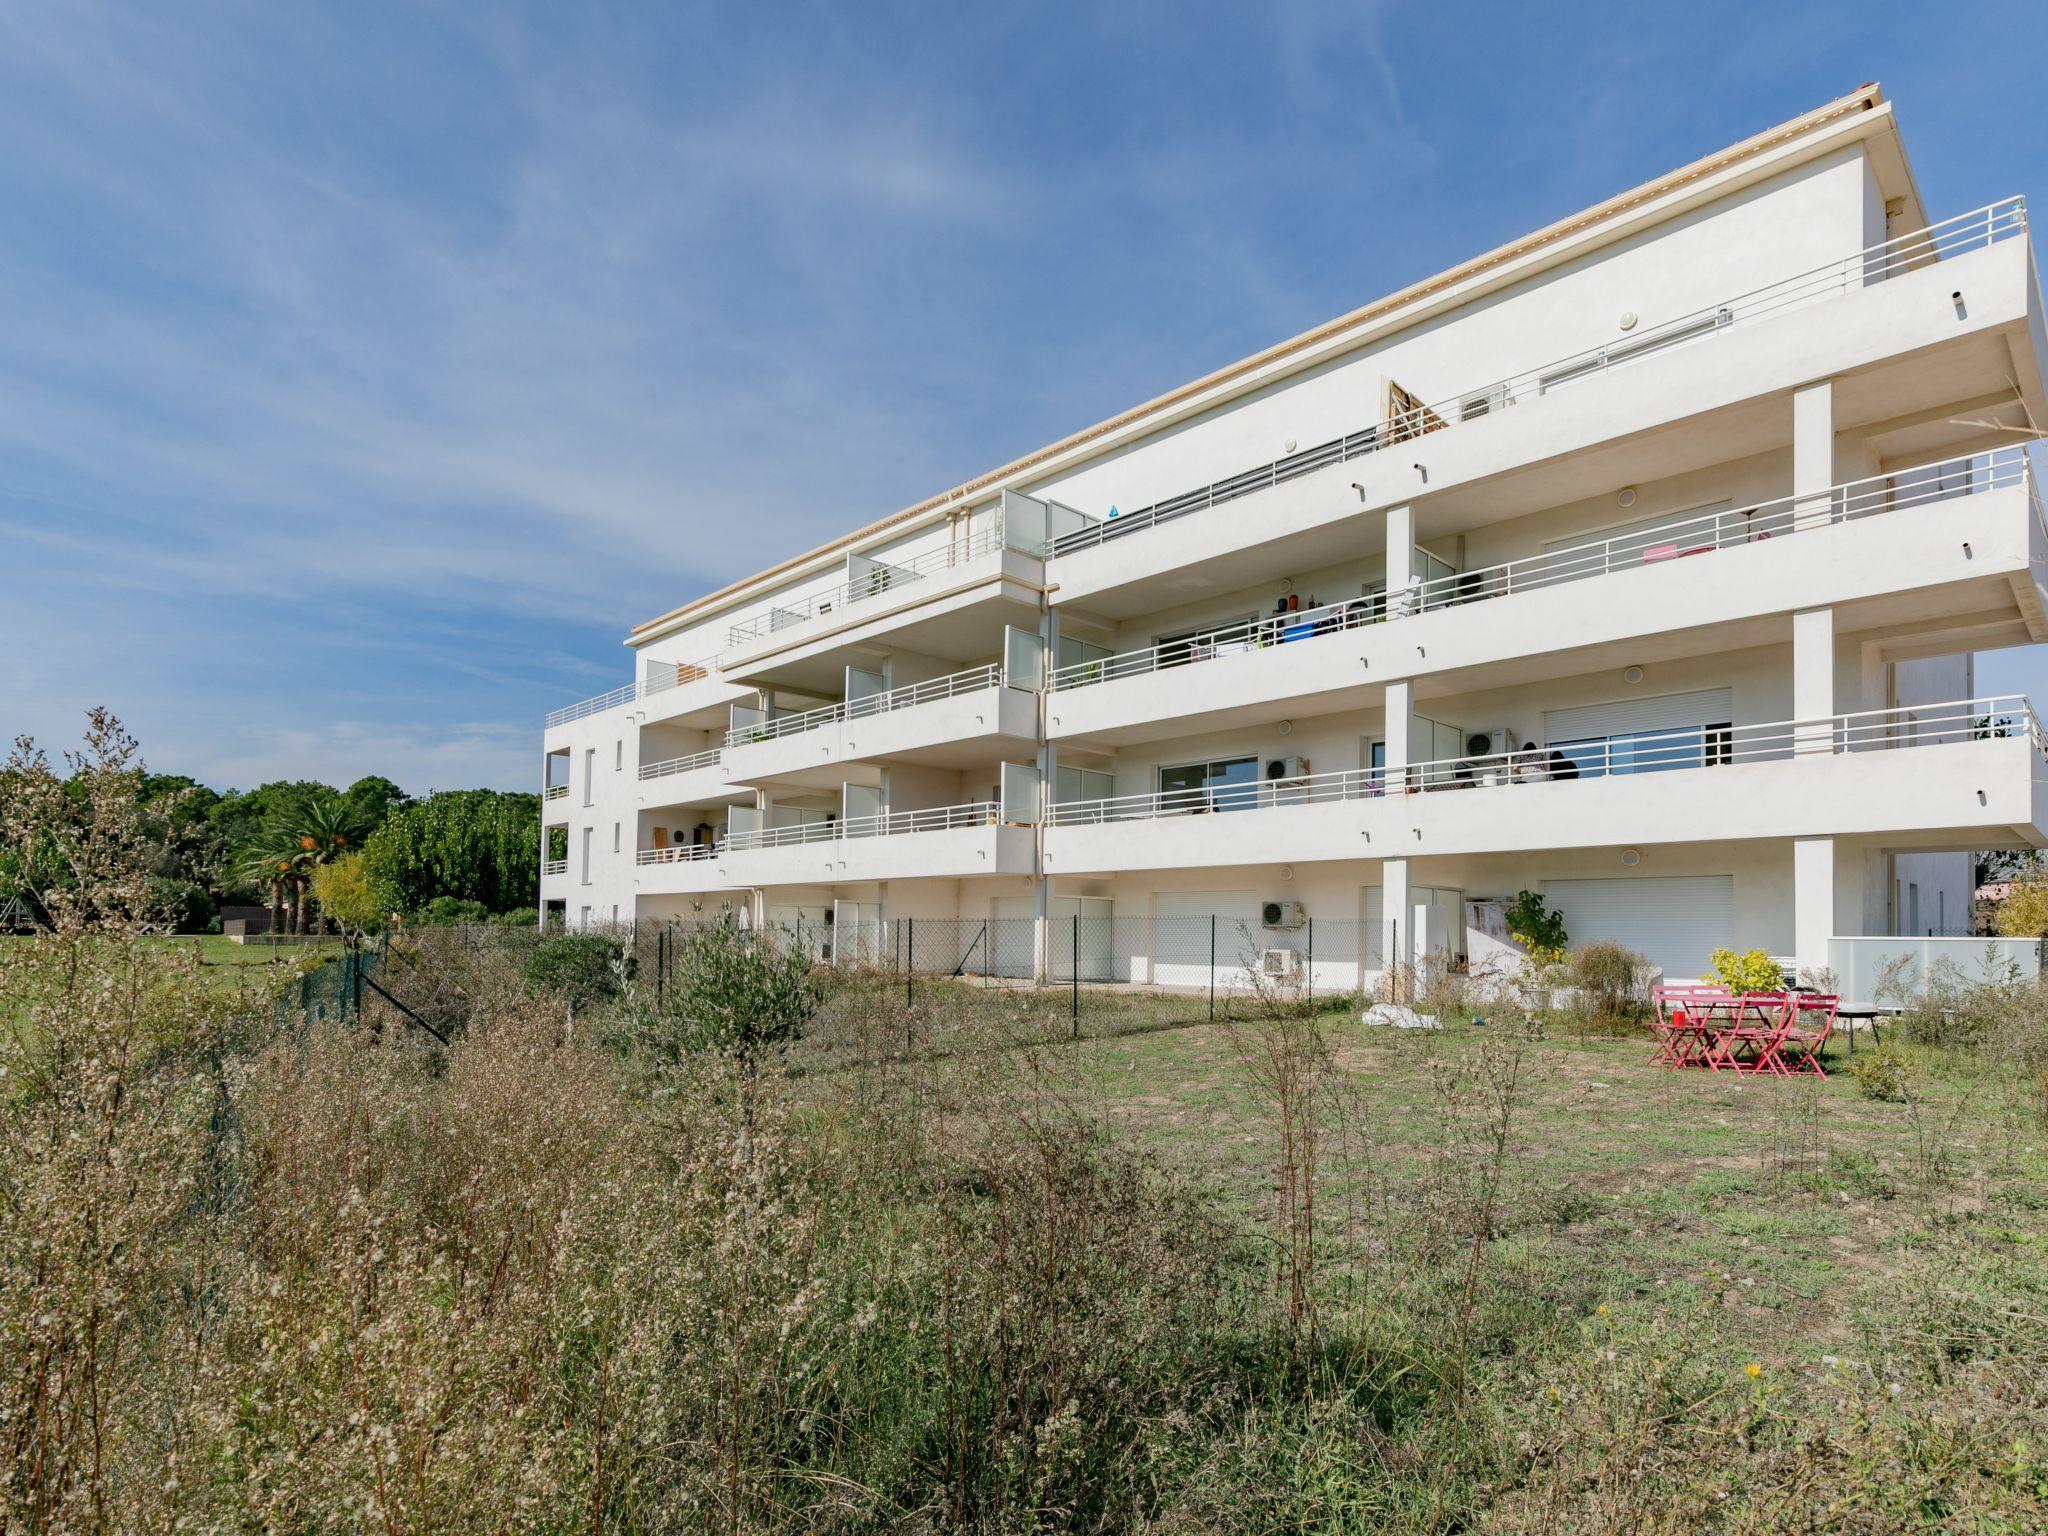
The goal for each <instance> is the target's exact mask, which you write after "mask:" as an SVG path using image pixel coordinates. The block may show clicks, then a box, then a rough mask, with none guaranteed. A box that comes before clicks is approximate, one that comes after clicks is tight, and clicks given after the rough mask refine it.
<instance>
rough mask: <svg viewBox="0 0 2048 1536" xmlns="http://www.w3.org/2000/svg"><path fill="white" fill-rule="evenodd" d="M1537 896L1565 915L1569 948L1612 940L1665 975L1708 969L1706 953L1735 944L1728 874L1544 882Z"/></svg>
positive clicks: (1677, 977)
mask: <svg viewBox="0 0 2048 1536" xmlns="http://www.w3.org/2000/svg"><path fill="white" fill-rule="evenodd" d="M1543 894H1544V896H1545V897H1547V898H1548V899H1549V901H1550V904H1551V905H1552V906H1554V907H1556V908H1557V909H1558V911H1560V912H1562V913H1563V914H1564V929H1565V933H1566V934H1567V935H1568V936H1569V938H1570V941H1571V943H1572V945H1573V946H1574V947H1576V946H1578V945H1580V944H1583V943H1585V942H1586V941H1587V940H1588V939H1613V940H1614V941H1615V942H1616V943H1618V944H1625V945H1627V946H1628V947H1629V948H1630V949H1633V950H1635V951H1637V952H1638V953H1639V954H1641V955H1642V956H1643V957H1644V958H1646V959H1647V960H1648V961H1649V962H1650V963H1651V964H1652V965H1654V966H1658V967H1660V968H1661V969H1662V970H1663V972H1664V977H1665V980H1667V981H1690V980H1694V979H1696V978H1698V977H1701V976H1705V975H1707V974H1708V972H1709V971H1710V970H1711V969H1712V967H1711V966H1710V965H1709V963H1708V959H1707V957H1708V956H1709V955H1710V954H1712V953H1713V951H1715V950H1717V949H1732V948H1734V945H1735V877H1734V876H1733V875H1668V876H1648V877H1644V878H1639V879H1616V880H1546V881H1544V882H1543Z"/></svg>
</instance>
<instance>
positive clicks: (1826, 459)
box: [1792, 379, 1835, 528]
mask: <svg viewBox="0 0 2048 1536" xmlns="http://www.w3.org/2000/svg"><path fill="white" fill-rule="evenodd" d="M1834 483H1835V386H1834V383H1833V381H1832V380H1829V379H1822V380H1821V381H1820V382H1819V383H1818V384H1808V385H1806V386H1805V387H1804V388H1802V389H1795V390H1793V391H1792V494H1793V495H1794V496H1795V497H1797V498H1799V500H1798V503H1797V505H1796V506H1795V507H1794V509H1793V526H1794V527H1796V528H1804V527H1807V526H1809V525H1813V524H1819V525H1825V523H1826V522H1827V517H1828V503H1827V498H1826V496H1825V494H1823V493H1825V492H1826V490H1827V489H1828V487H1829V486H1831V485H1833V484H1834ZM1809 498H1812V499H1810V500H1809Z"/></svg>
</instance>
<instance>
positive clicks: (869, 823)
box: [720, 800, 1002, 853]
mask: <svg viewBox="0 0 2048 1536" xmlns="http://www.w3.org/2000/svg"><path fill="white" fill-rule="evenodd" d="M1001 814H1002V807H1001V806H999V805H997V804H996V802H995V801H993V800H978V801H975V802H974V803H972V804H970V805H941V806H934V807H932V808H930V809H928V810H921V811H888V812H885V813H883V814H882V815H879V816H852V817H848V818H846V819H845V820H841V821H810V822H803V823H801V824H799V825H797V826H793V827H757V828H755V829H753V830H752V831H747V832H735V833H733V834H732V836H730V837H729V838H727V839H726V840H725V842H724V843H723V844H721V845H720V846H721V847H722V848H724V849H726V850H729V851H730V852H733V853H740V852H744V851H745V850H747V849H750V848H784V847H788V846H791V845H793V844H798V843H823V842H836V841H839V840H841V839H847V838H863V837H895V836H898V835H900V834H903V833H908V832H946V831H952V830H955V829H957V828H961V827H987V826H994V825H995V823H996V821H997V819H998V818H999V817H1000V816H1001Z"/></svg>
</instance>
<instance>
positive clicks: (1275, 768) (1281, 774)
mask: <svg viewBox="0 0 2048 1536" xmlns="http://www.w3.org/2000/svg"><path fill="white" fill-rule="evenodd" d="M1307 777H1308V759H1307V758H1305V757H1269V758H1267V759H1266V782H1267V783H1269V784H1270V783H1272V782H1274V781H1275V780H1279V779H1305V778H1307Z"/></svg>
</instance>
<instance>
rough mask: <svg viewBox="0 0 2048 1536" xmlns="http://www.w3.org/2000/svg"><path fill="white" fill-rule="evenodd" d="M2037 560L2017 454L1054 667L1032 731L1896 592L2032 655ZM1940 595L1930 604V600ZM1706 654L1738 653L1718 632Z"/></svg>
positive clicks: (1200, 712)
mask: <svg viewBox="0 0 2048 1536" xmlns="http://www.w3.org/2000/svg"><path fill="white" fill-rule="evenodd" d="M1851 525H1853V526H1851ZM2043 556H2048V523H2044V521H2043V518H2042V513H2041V507H2040V502H2039V499H2038V495H2037V492H2036V487H2035V483H2034V477H2033V472H2032V468H2031V466H2030V463H2029V460H2028V457H2027V453H2026V450H2024V449H2021V448H2007V449H2000V450H1998V451H1996V452H1993V453H1989V454H1983V455H1977V456H1973V457H1968V458H1960V459H1949V460H1944V461H1941V462H1939V463H1935V464H1929V465H1924V466H1921V467H1919V468H1916V469H1911V470H1902V471H1894V472H1893V473H1892V474H1889V475H1883V476H1876V477H1872V478H1870V479H1865V480H1856V481H1850V482H1847V483H1845V484H1842V485H1838V486H1834V487H1832V488H1831V489H1829V490H1827V491H1823V492H1815V493H1813V494H1811V495H1806V496H1796V497H1794V496H1787V497H1782V498H1779V499H1778V500H1775V501H1768V502H1761V503H1758V504H1756V505H1754V506H1749V507H1742V508H1738V509H1735V510H1732V511H1724V512H1713V513H1708V514H1705V515H1703V516H1700V517H1697V518H1693V519H1689V520H1687V521H1685V522H1682V523H1671V524H1663V525H1659V526H1657V527H1654V528H1652V529H1649V530H1645V531H1639V532H1636V533H1632V534H1628V535H1624V536H1621V537H1617V538H1612V539H1604V540H1595V541H1591V542H1588V543H1585V544H1580V545H1575V546H1573V547H1570V548H1567V549H1560V550H1555V551H1552V552H1549V553H1544V554H1537V555H1532V556H1529V557H1526V558H1524V559H1520V560H1514V561H1510V562H1508V563H1506V564H1503V565H1496V566H1490V567H1487V568H1484V569H1481V570H1473V571H1459V572H1455V573H1453V574H1452V575H1449V576H1445V577H1441V578H1438V579H1436V580H1432V581H1428V582H1423V583H1419V584H1417V585H1415V586H1411V587H1409V588H1406V589H1404V590H1402V591H1398V592H1395V593H1393V594H1391V595H1379V594H1376V595H1374V596H1372V597H1369V598H1361V599H1358V600H1356V601H1352V602H1347V603H1337V604H1331V605H1327V606H1325V607H1321V608H1316V609H1311V610H1304V611H1302V612H1299V613H1287V614H1274V615H1272V616H1270V617H1266V618H1260V619H1255V620H1252V621H1250V622H1249V623H1243V624H1237V625H1232V626H1229V627H1226V628H1219V629H1217V630H1214V631H1211V632H1208V633H1205V634H1202V635H1200V636H1199V637H1197V638H1195V639H1192V640H1189V639H1182V640H1176V641H1173V642H1170V643H1167V644H1164V645H1155V646H1150V647H1147V648H1145V649H1142V650H1135V651H1126V652H1120V653H1118V654H1116V655H1113V656H1106V657H1103V658H1100V659H1099V660H1096V661H1090V662H1082V663H1077V664H1073V665H1069V666H1065V667H1060V668H1057V669H1055V670H1054V671H1053V672H1052V674H1051V675H1050V678H1049V679H1048V682H1049V686H1050V688H1051V690H1052V699H1051V700H1050V703H1049V713H1048V728H1049V730H1050V733H1051V734H1052V735H1053V736H1055V737H1058V738H1062V739H1069V738H1073V737H1076V736H1090V735H1093V736H1098V737H1101V738H1102V739H1105V740H1112V741H1113V740H1117V739H1131V740H1136V739H1143V737H1144V736H1145V735H1147V734H1153V735H1156V734H1159V730H1160V729H1161V728H1164V727H1165V726H1166V725H1167V723H1169V722H1170V723H1171V725H1172V728H1173V729H1177V730H1189V729H1196V728H1199V726H1201V725H1202V724H1205V723H1222V722H1226V721H1229V720H1230V719H1231V718H1232V713H1233V712H1240V714H1242V712H1246V711H1251V712H1263V713H1265V714H1270V715H1272V716H1274V717H1275V718H1277V717H1278V716H1279V715H1281V714H1285V713H1288V712H1292V711H1294V710H1295V709H1296V708H1297V706H1303V707H1306V708H1308V709H1309V710H1311V711H1313V710H1315V709H1317V708H1323V709H1331V710H1334V709H1342V708H1351V707H1361V706H1365V705H1367V704H1370V703H1376V702H1377V691H1376V690H1377V684H1376V680H1377V679H1382V678H1398V677H1418V676H1424V675H1432V674H1440V673H1445V672H1453V671H1456V670H1458V669H1460V668H1464V667H1478V666H1483V665H1486V664H1489V663H1499V662H1501V661H1504V660H1512V659H1517V658H1522V657H1527V656H1531V655H1536V654H1541V653H1543V652H1557V651H1567V650H1569V651H1573V652H1575V653H1583V652H1585V651H1586V650H1587V648H1589V647H1596V646H1601V645H1620V644H1622V643H1624V642H1628V643H1631V644H1633V643H1635V642H1637V641H1639V640H1641V639H1642V638H1643V637H1646V636H1653V635H1665V636H1672V635H1676V634H1678V633H1681V632H1683V631H1685V630H1687V629H1699V628H1704V627H1706V626H1708V625H1721V626H1741V625H1743V624H1745V623H1747V624H1755V623H1757V622H1760V621H1763V620H1767V619H1768V618H1770V617H1771V616H1773V615H1782V614H1785V613H1789V612H1792V611H1794V610H1796V609H1799V608H1807V607H1816V606H1821V605H1825V604H1831V603H1848V602H1863V601H1867V600H1870V599H1873V598H1879V597H1885V596H1889V595H1895V594H1902V593H1911V594H1913V600H1914V602H1915V604H1916V609H1915V612H1916V615H1918V616H1925V614H1926V613H1928V612H1934V611H1939V610H1940V608H1941V607H1943V606H1944V605H1945V606H1946V607H1947V608H1950V609H1953V610H1956V611H1959V612H1960V611H1965V610H1974V611H1976V612H1978V613H1980V614H1981V613H1982V612H1984V611H1987V610H1990V609H1992V608H1995V607H2000V606H2002V607H2004V608H2005V609H2008V610H2010V612H2011V615H2012V623H2013V625H2014V626H2015V634H2014V636H2013V638H2015V639H2022V640H2023V639H2044V638H2048V614H2044V612H2043V608H2042V603H2041V599H2040V596H2039V589H2038V587H2037V586H2036V577H2035V574H2034V573H2035V571H2036V570H2037V568H2038V558H2039V557H2043ZM1581 583H1594V584H1595V585H1592V586H1581V585H1580V584H1581ZM1944 583H1946V584H1949V591H1948V593H1947V595H1946V596H1943V595H1941V594H1940V593H1938V592H1937V593H1935V594H1933V595H1930V592H1929V589H1930V588H1939V587H1940V586H1942V585H1943V584H1944ZM2020 626H2024V627H2025V631H2026V633H2025V634H2019V633H2018V632H2017V631H2018V629H2019V627H2020ZM1720 643H1722V644H1724V645H1734V644H1738V643H1747V639H1746V637H1745V636H1743V635H1741V634H1739V633H1738V632H1737V629H1735V628H1730V629H1728V630H1726V631H1725V632H1724V633H1723V634H1722V635H1721V636H1720ZM1638 649H1640V647H1638ZM1243 718H1246V719H1249V718H1251V715H1249V714H1245V715H1243ZM1147 727H1153V728H1154V729H1152V730H1150V731H1149V732H1148V731H1147V729H1146V728H1147Z"/></svg>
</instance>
